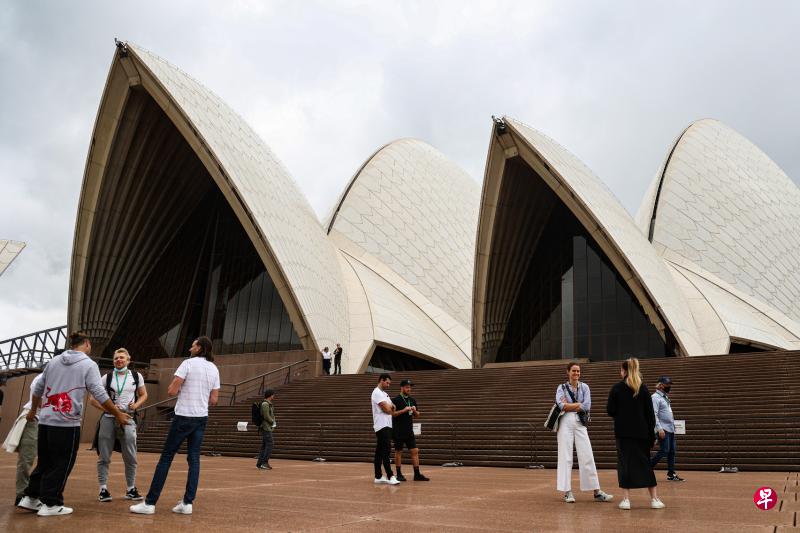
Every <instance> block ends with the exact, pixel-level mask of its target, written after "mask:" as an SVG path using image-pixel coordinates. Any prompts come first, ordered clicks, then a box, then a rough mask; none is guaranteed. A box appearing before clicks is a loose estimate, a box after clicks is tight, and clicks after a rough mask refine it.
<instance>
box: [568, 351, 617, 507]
mask: <svg viewBox="0 0 800 533" xmlns="http://www.w3.org/2000/svg"><path fill="white" fill-rule="evenodd" d="M567 377H568V378H569V381H568V382H567V383H564V384H561V385H559V386H558V389H556V403H558V406H559V407H560V408H561V411H562V412H563V413H564V414H563V415H561V418H560V419H559V422H558V471H557V474H556V475H557V481H556V489H557V490H559V491H561V492H563V493H564V501H565V502H566V503H575V496H573V495H572V451H573V449H574V450H576V451H577V453H578V472H579V473H580V480H581V481H580V482H581V490H582V491H589V490H593V491H594V499H595V501H600V502H608V501H611V500H612V499H614V497H613V496H612V495H610V494H606V493H605V492H603V491H602V490H600V480H599V479H598V477H597V468H596V467H595V465H594V454H593V453H592V443H591V441H590V440H589V432H588V431H587V428H586V422H588V420H589V410H590V409H591V407H592V395H591V392H590V390H589V385H587V384H586V383H582V382H581V381H580V377H581V367H580V365H579V364H578V363H576V362H571V363H569V365H567Z"/></svg>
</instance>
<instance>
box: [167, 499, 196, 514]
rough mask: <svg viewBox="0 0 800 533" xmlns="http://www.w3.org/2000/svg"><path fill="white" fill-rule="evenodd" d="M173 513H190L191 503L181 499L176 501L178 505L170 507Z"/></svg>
mask: <svg viewBox="0 0 800 533" xmlns="http://www.w3.org/2000/svg"><path fill="white" fill-rule="evenodd" d="M172 512H173V513H178V514H192V504H191V503H183V500H181V501H179V502H178V505H176V506H175V507H173V508H172Z"/></svg>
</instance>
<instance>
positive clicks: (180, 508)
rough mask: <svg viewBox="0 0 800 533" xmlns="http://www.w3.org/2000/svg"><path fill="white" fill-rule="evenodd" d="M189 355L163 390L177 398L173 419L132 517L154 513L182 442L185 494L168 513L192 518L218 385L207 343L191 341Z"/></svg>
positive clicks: (199, 338) (209, 343)
mask: <svg viewBox="0 0 800 533" xmlns="http://www.w3.org/2000/svg"><path fill="white" fill-rule="evenodd" d="M189 354H190V355H189V359H187V360H185V361H184V362H182V363H181V364H180V366H179V367H178V369H177V370H175V378H174V379H173V380H172V383H170V384H169V388H168V389H167V394H168V395H169V396H175V395H177V396H178V401H177V402H176V403H175V416H174V417H173V418H172V424H171V425H170V427H169V433H168V434H167V440H166V442H165V443H164V449H163V451H162V452H161V457H160V458H159V460H158V464H157V465H156V470H155V472H153V481H152V482H151V483H150V490H149V491H147V496H145V498H144V501H143V502H139V503H137V504H136V505H131V507H130V510H131V512H132V513H136V514H153V513H155V512H156V503H157V502H158V498H159V496H161V490H162V489H163V488H164V483H165V482H166V481H167V474H169V468H170V466H171V465H172V459H174V457H175V454H176V453H178V449H179V448H180V447H181V444H183V441H186V462H187V463H189V473H188V476H187V479H186V491H185V492H184V494H183V499H182V500H181V501H179V502H178V504H177V505H176V506H175V507H173V508H172V512H173V513H178V514H192V505H193V502H194V498H195V495H196V494H197V484H198V481H199V480H200V447H201V446H202V445H203V437H204V435H205V431H206V424H207V423H208V406H209V405H212V406H213V405H217V400H218V399H219V387H220V384H219V370H217V367H216V365H215V364H214V355H213V353H212V345H211V339H209V338H208V337H198V338H197V339H195V341H194V342H192V347H191V348H189Z"/></svg>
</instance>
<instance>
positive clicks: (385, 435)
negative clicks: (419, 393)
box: [371, 374, 400, 485]
mask: <svg viewBox="0 0 800 533" xmlns="http://www.w3.org/2000/svg"><path fill="white" fill-rule="evenodd" d="M391 384H392V377H391V376H390V375H389V374H381V375H380V376H379V377H378V386H377V387H375V389H374V390H373V391H372V401H371V403H372V429H374V430H375V440H376V443H375V459H374V462H373V463H374V466H375V484H376V485H380V484H386V485H399V484H400V482H399V481H397V478H396V477H394V474H393V473H392V466H391V464H390V462H389V456H390V455H391V453H392V413H393V411H394V404H393V403H392V399H391V398H389V395H388V394H387V393H386V391H387V390H388V389H389V387H390V386H391ZM381 465H383V468H384V470H386V475H384V476H381Z"/></svg>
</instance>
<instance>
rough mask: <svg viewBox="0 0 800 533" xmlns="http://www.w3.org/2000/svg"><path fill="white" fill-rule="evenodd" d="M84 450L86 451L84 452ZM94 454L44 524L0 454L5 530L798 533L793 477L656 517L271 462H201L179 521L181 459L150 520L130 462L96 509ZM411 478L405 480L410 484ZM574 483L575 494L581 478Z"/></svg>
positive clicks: (538, 496) (666, 493)
mask: <svg viewBox="0 0 800 533" xmlns="http://www.w3.org/2000/svg"><path fill="white" fill-rule="evenodd" d="M84 446H85V445H84ZM96 458H97V456H96V455H95V453H94V452H91V451H87V450H82V451H81V452H80V454H79V457H78V462H77V464H76V466H75V470H74V471H73V473H72V475H71V476H70V479H69V483H68V485H67V489H66V491H65V500H66V501H65V503H66V505H68V506H71V507H74V508H75V513H74V514H72V515H70V516H64V517H48V518H40V517H37V516H36V515H34V514H29V513H27V512H24V511H21V510H17V509H14V508H13V506H12V503H13V500H14V473H15V461H16V455H15V454H9V453H5V452H2V453H0V479H2V480H3V481H2V483H0V530H2V531H8V532H17V531H19V532H22V531H24V532H28V531H47V532H48V533H55V532H59V531H73V532H75V531H82V532H89V531H100V530H106V531H109V530H112V531H132V530H134V528H135V529H136V530H139V531H141V530H142V529H143V528H146V531H148V532H159V531H171V532H172V531H190V530H193V531H203V530H206V531H218V530H226V531H330V532H368V531H387V532H399V531H403V532H415V531H424V532H473V531H491V532H503V531H547V532H553V531H581V532H584V533H588V532H593V531H624V532H628V531H630V532H633V531H637V532H638V531H655V530H658V529H663V530H669V531H673V532H680V533H685V532H694V531H702V532H714V531H720V532H722V531H724V532H730V531H737V532H746V531H747V532H749V531H763V532H765V533H766V532H770V533H771V532H774V531H800V528H796V526H797V519H798V517H797V513H798V511H800V502H799V501H798V493H799V492H800V485H799V483H800V480H798V474H797V473H780V472H766V473H757V472H746V473H738V474H720V473H716V472H685V473H683V475H685V477H686V478H687V479H688V481H686V482H685V483H674V482H667V481H664V480H663V478H664V472H663V471H659V472H657V475H658V479H659V492H660V496H661V499H662V500H663V501H664V503H666V505H667V508H666V509H662V510H652V509H650V507H649V498H648V497H647V493H646V491H644V490H638V491H634V495H633V497H632V498H631V504H632V507H633V509H632V510H631V511H621V510H619V509H617V503H618V501H619V499H620V496H621V492H620V490H619V489H618V488H617V487H616V472H614V471H612V470H603V471H601V472H600V480H601V483H602V485H603V489H604V490H606V492H609V493H612V494H614V495H615V498H614V502H611V503H598V502H594V501H592V497H591V493H590V492H589V493H581V492H576V493H575V495H576V498H577V502H576V503H575V504H565V503H563V502H562V501H561V495H560V494H559V493H557V492H556V491H555V478H556V473H555V470H524V469H516V468H515V469H512V468H468V467H463V468H442V467H424V468H423V470H424V472H425V473H426V474H428V475H429V476H430V477H431V479H432V481H431V482H430V483H422V482H416V483H415V482H413V481H409V482H406V483H403V484H402V485H400V486H397V487H393V486H385V485H380V486H376V485H374V484H373V482H372V465H370V464H364V463H313V462H307V461H289V460H274V461H273V467H274V469H273V470H266V471H262V470H257V469H256V468H255V460H253V459H242V458H231V457H203V458H202V460H201V462H202V467H201V468H202V470H201V476H200V489H199V491H198V494H197V499H196V500H195V505H194V514H193V515H191V516H183V515H176V514H173V513H172V512H171V509H172V506H173V505H175V503H177V502H178V501H179V500H180V498H181V496H182V494H183V486H184V484H185V482H186V462H185V456H183V455H180V456H178V457H177V458H176V460H175V463H173V468H172V470H171V472H170V476H169V478H168V479H167V484H166V487H165V489H164V492H163V493H162V497H161V501H160V502H159V504H158V506H157V508H156V514H155V515H152V516H139V515H133V514H130V513H129V512H128V507H129V505H130V504H131V502H128V501H125V500H123V499H122V496H123V495H124V493H125V482H124V476H123V466H122V460H121V457H120V456H119V454H116V453H115V454H114V458H113V461H114V462H113V463H112V465H111V473H110V479H109V490H110V491H111V493H112V495H113V496H114V500H113V501H112V502H109V503H100V502H98V501H97V477H96V467H95V461H96ZM157 460H158V456H157V455H156V454H144V453H143V454H140V456H139V480H138V482H137V485H138V488H139V491H140V492H141V493H142V494H144V493H145V492H146V491H147V488H148V486H149V484H150V477H151V475H152V473H153V469H154V467H155V463H156V461H157ZM409 472H411V470H410V469H408V471H406V470H405V469H404V474H406V476H408V477H409V478H411V476H410V475H409ZM573 482H574V483H577V482H578V473H577V471H575V472H574V475H573ZM762 486H770V487H772V488H774V489H775V490H776V492H777V494H778V497H779V498H780V500H779V504H778V505H777V506H776V507H775V508H774V509H771V510H769V511H761V510H759V509H757V508H756V506H755V504H754V501H753V494H754V493H755V491H756V489H758V488H759V487H762Z"/></svg>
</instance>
